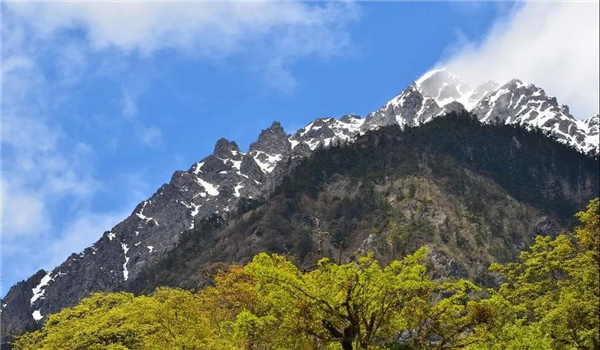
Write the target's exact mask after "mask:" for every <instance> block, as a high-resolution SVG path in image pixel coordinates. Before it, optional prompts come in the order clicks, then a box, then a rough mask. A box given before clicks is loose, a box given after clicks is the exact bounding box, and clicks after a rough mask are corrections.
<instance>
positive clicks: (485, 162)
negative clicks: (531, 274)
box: [130, 114, 599, 292]
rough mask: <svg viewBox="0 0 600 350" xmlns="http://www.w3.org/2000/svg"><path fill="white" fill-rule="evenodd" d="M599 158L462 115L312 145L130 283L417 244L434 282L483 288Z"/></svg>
mask: <svg viewBox="0 0 600 350" xmlns="http://www.w3.org/2000/svg"><path fill="white" fill-rule="evenodd" d="M598 176H599V175H598V161H597V160H594V159H591V158H588V157H586V156H584V155H581V154H579V153H577V152H576V151H574V150H572V149H569V148H566V147H564V146H562V145H560V144H557V143H555V142H553V141H552V140H550V139H548V138H547V137H546V136H544V135H543V133H541V132H538V131H534V132H529V131H527V130H525V129H522V128H518V127H514V126H508V125H481V124H480V123H479V122H477V121H474V120H473V119H472V118H471V117H470V116H469V115H467V114H453V115H451V116H448V117H443V118H439V119H437V120H435V121H433V122H431V123H429V124H426V126H422V127H419V128H413V129H407V130H405V131H400V130H399V129H398V128H397V127H394V126H390V127H386V128H381V129H380V130H378V131H376V132H372V133H369V134H367V135H364V136H362V137H359V138H358V139H357V141H356V142H355V143H353V144H350V145H346V146H343V147H334V148H330V149H323V150H318V151H317V152H315V154H313V156H312V157H311V158H309V159H306V160H304V161H302V162H301V163H300V164H299V165H298V167H296V168H295V170H294V171H293V172H292V173H291V175H290V176H289V177H286V178H285V179H284V181H283V183H282V185H281V186H280V187H279V188H278V189H277V190H276V191H275V193H274V195H273V196H272V197H271V198H269V199H268V200H265V201H261V202H255V203H254V204H253V205H252V206H250V207H248V208H246V209H245V210H242V212H239V213H238V214H237V215H235V216H232V217H229V218H228V219H222V218H218V217H212V218H211V219H208V220H204V221H203V222H202V223H201V224H200V225H199V226H197V229H195V230H192V231H189V232H187V234H186V235H185V236H184V237H183V239H182V240H181V241H180V243H179V245H178V247H177V248H176V249H175V250H173V251H172V252H171V253H169V254H168V256H167V258H166V259H165V260H164V261H163V262H162V263H161V264H159V265H155V266H153V267H151V268H149V269H148V271H147V272H146V273H143V274H141V275H140V278H139V279H138V280H137V281H134V282H132V284H131V285H130V286H131V288H133V290H134V291H136V292H150V291H152V290H153V289H154V288H155V287H156V286H160V285H170V286H178V287H183V288H199V287H200V286H202V285H203V284H204V283H206V282H207V276H209V275H210V273H211V271H213V272H214V270H215V269H216V268H220V267H222V265H221V264H215V263H216V262H225V263H231V262H236V263H240V262H247V261H248V260H249V259H250V258H251V257H252V256H253V255H254V254H256V253H258V252H262V251H268V252H278V253H285V254H290V255H293V256H296V257H297V259H299V262H300V263H301V265H302V266H304V267H306V268H311V267H312V266H314V264H315V262H316V261H317V260H318V259H319V258H320V257H322V256H323V255H325V256H329V257H331V258H333V259H336V260H337V259H340V260H342V261H347V260H351V259H352V258H353V257H354V256H356V254H361V253H366V252H368V251H375V252H376V253H377V256H378V258H379V259H380V260H381V261H383V262H385V261H390V260H393V259H397V258H398V257H401V256H403V255H405V254H407V253H411V252H413V251H414V250H416V249H417V248H418V247H420V246H422V245H427V246H428V247H429V248H430V251H431V252H432V253H431V254H430V265H431V267H432V269H433V270H434V271H435V273H436V276H437V277H453V276H461V277H470V278H472V279H475V280H476V281H478V282H479V283H482V284H488V285H489V284H493V283H494V276H493V275H491V274H489V273H487V267H488V266H489V264H490V263H491V262H492V261H503V262H506V261H511V260H513V259H515V258H516V257H517V254H518V253H519V251H521V250H523V249H525V248H526V247H527V246H528V245H530V244H531V243H532V241H533V238H534V237H535V235H537V234H549V235H556V234H557V233H559V232H560V231H561V230H563V229H565V228H567V227H570V226H572V225H573V222H572V221H571V215H572V214H573V213H574V212H576V211H577V210H578V208H581V207H583V206H585V203H586V201H587V200H589V199H591V198H592V197H595V196H597V195H598Z"/></svg>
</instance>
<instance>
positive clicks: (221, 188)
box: [0, 70, 599, 336]
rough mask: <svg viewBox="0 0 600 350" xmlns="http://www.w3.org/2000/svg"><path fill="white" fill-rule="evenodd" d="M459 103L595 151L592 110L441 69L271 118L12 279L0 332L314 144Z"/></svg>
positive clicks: (131, 261) (190, 224)
mask: <svg viewBox="0 0 600 350" xmlns="http://www.w3.org/2000/svg"><path fill="white" fill-rule="evenodd" d="M463 109H467V110H469V111H471V112H472V113H473V114H474V115H476V116H477V117H478V118H479V119H480V120H481V121H482V122H486V123H492V122H504V123H510V124H519V125H523V126H525V127H537V128H540V129H542V130H545V131H547V132H548V133H550V134H552V135H554V136H555V137H556V138H557V140H558V141H559V142H562V143H565V144H567V145H570V146H572V147H575V148H577V149H578V150H580V151H582V152H592V153H597V152H598V124H599V122H598V118H599V117H598V115H595V116H592V117H589V118H588V119H586V120H583V121H577V120H576V119H575V118H574V117H573V116H571V114H569V110H568V108H567V107H566V106H564V105H559V104H558V102H557V100H556V98H554V97H549V96H547V95H546V93H545V92H544V90H543V89H541V88H539V87H536V86H535V85H532V84H525V83H522V82H520V81H518V80H512V81H510V82H508V83H506V84H504V85H502V86H500V87H499V86H498V84H497V83H495V82H492V81H490V82H487V83H485V84H483V85H482V86H480V87H477V88H475V89H472V88H471V87H469V86H468V85H467V84H466V83H464V82H463V81H462V80H461V79H460V78H458V77H457V76H455V75H453V74H451V73H449V72H447V71H445V70H437V71H432V72H429V73H427V74H425V75H424V76H423V77H421V78H419V79H418V80H417V81H415V82H413V83H412V84H410V85H409V86H408V87H407V88H406V90H404V91H403V92H402V93H400V94H399V95H398V96H396V97H394V98H393V99H392V100H390V101H389V102H387V103H386V104H384V105H383V106H382V107H381V108H379V109H378V110H376V111H374V112H372V113H370V114H369V115H368V116H367V117H366V118H365V119H361V118H360V117H358V116H355V115H346V116H343V117H341V118H340V119H335V118H319V119H316V120H314V121H313V122H311V123H309V124H308V125H306V126H305V127H304V128H301V129H299V130H298V131H296V132H295V133H293V134H291V135H288V134H286V133H285V131H284V130H283V127H282V126H281V125H280V124H279V123H278V122H274V123H273V124H272V125H271V126H270V127H269V128H267V129H266V130H263V131H262V132H261V133H260V135H259V137H258V139H257V141H256V142H254V143H252V144H251V145H250V147H249V150H248V152H247V153H244V152H242V150H240V149H239V147H238V146H237V144H236V143H235V142H232V141H228V140H226V139H220V140H218V141H217V143H216V145H215V148H214V151H213V153H212V154H211V155H209V156H207V157H205V158H204V159H202V160H200V161H199V162H197V163H194V164H193V165H192V166H191V167H190V168H189V169H188V170H186V171H176V172H175V173H174V174H173V176H172V178H171V180H170V182H169V183H168V184H164V185H163V186H161V187H160V188H159V189H158V190H157V191H156V193H154V194H153V195H152V196H151V197H150V198H148V199H147V200H145V201H143V202H142V203H140V204H139V205H138V206H137V207H136V208H135V209H134V210H133V212H132V214H131V215H130V216H129V217H127V218H125V219H124V220H123V221H122V222H120V223H119V224H117V225H116V226H115V227H114V228H112V229H111V230H110V231H106V232H104V234H103V235H102V236H101V238H100V239H99V240H98V241H97V242H96V243H94V245H93V246H91V247H89V248H87V249H85V250H84V251H83V252H81V253H80V254H72V255H71V256H70V257H69V258H68V259H67V260H66V261H65V262H64V263H62V264H61V265H60V266H58V267H56V268H55V269H54V270H52V271H50V272H46V271H42V270H40V271H39V272H38V273H36V274H35V275H33V276H32V277H30V278H29V279H27V280H26V281H23V282H20V283H18V284H17V285H15V286H13V287H12V288H11V290H10V291H9V293H8V294H7V296H6V298H4V299H3V300H2V303H0V310H1V311H2V312H1V317H2V334H3V336H5V335H7V334H19V333H22V332H23V331H25V330H30V329H33V328H35V326H36V324H37V323H39V322H41V321H43V320H44V319H45V317H46V316H47V315H48V314H51V313H54V312H57V311H59V310H60V309H62V308H63V307H66V306H71V305H74V304H75V303H77V302H78V301H79V300H80V299H81V298H83V297H84V296H86V295H87V294H88V293H90V292H94V291H111V290H119V289H124V288H126V286H127V285H128V283H130V282H131V281H132V280H135V279H136V278H139V277H140V275H141V274H142V273H143V271H144V269H145V268H147V267H148V266H152V265H153V264H155V263H157V262H158V261H160V260H161V259H163V258H164V257H165V255H166V254H167V253H168V252H169V251H170V250H172V249H173V248H174V247H175V245H176V244H177V242H178V241H179V239H180V238H181V235H182V234H183V233H184V232H186V231H188V230H190V229H193V228H194V227H196V226H197V225H198V224H199V223H200V221H201V220H203V219H206V218H209V217H210V216H211V215H212V214H217V215H219V216H221V217H225V218H226V217H227V215H228V213H229V212H233V211H236V209H237V207H238V205H239V204H240V200H241V199H242V198H245V199H259V198H264V197H266V196H268V195H269V194H270V193H272V191H273V190H274V189H275V188H276V187H277V186H278V185H279V184H280V183H281V181H282V179H283V178H284V177H285V176H286V175H287V174H288V173H289V172H290V171H291V169H293V167H294V165H295V164H297V162H298V160H299V159H301V158H304V157H308V156H310V155H311V154H312V152H313V151H314V150H316V149H317V148H319V147H329V146H331V145H337V144H340V143H346V142H353V140H354V139H355V138H356V137H357V136H358V135H359V134H361V133H365V132H367V131H369V130H373V129H378V128H380V127H383V126H387V125H394V124H397V125H399V126H400V127H407V126H417V125H420V124H422V123H426V122H429V121H431V120H432V119H433V118H436V117H438V116H440V115H443V114H445V113H448V112H451V111H457V110H463Z"/></svg>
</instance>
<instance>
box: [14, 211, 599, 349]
mask: <svg viewBox="0 0 600 350" xmlns="http://www.w3.org/2000/svg"><path fill="white" fill-rule="evenodd" d="M577 216H578V218H579V220H580V221H581V225H580V226H578V227H577V228H575V230H574V232H572V233H565V234H561V235H559V236H558V237H556V238H554V239H552V238H550V237H538V238H537V239H536V242H535V244H533V246H531V247H530V249H529V250H528V251H526V252H523V253H522V254H521V256H520V259H519V261H518V262H515V263H510V264H507V265H499V264H494V265H492V266H491V270H492V271H494V272H496V273H497V274H498V275H499V276H501V277H502V280H503V282H502V284H501V286H500V287H499V288H497V289H493V290H488V291H482V290H480V288H478V287H477V286H476V285H474V284H473V283H472V282H470V281H467V280H458V281H434V280H432V279H431V278H430V277H429V274H428V272H427V269H426V267H425V265H424V262H425V258H426V254H427V250H426V249H425V248H421V249H419V250H417V251H416V252H415V253H414V254H412V255H408V256H406V257H405V258H404V259H403V260H401V261H394V262H392V263H391V264H389V265H388V266H386V267H383V266H380V265H379V264H378V262H377V261H376V260H375V259H374V257H373V256H372V255H367V256H364V257H360V258H358V259H357V260H356V261H355V262H352V263H348V264H337V263H334V262H332V261H329V260H327V259H322V260H321V261H319V262H318V264H317V267H316V269H314V270H311V271H302V270H300V269H299V268H297V267H296V265H295V264H294V263H293V262H292V261H291V260H290V259H288V258H286V257H283V256H280V255H267V254H259V255H257V256H256V257H255V258H254V259H253V260H252V261H251V262H250V263H249V264H247V265H246V266H230V267H228V268H227V269H226V270H225V271H222V272H221V273H219V274H218V275H217V276H216V278H215V285H214V286H213V287H208V288H205V289H203V290H202V291H200V292H190V291H185V290H180V289H168V288H159V289H158V290H156V292H155V293H153V294H152V295H149V296H144V295H142V296H137V297H136V296H134V295H133V294H129V293H110V294H94V295H92V296H91V297H89V298H87V299H84V300H82V301H81V302H80V303H79V304H78V305H77V306H75V307H73V308H69V309H64V310H62V311H61V312H59V313H57V314H55V315H51V316H49V318H48V320H47V322H46V324H45V325H44V327H43V328H42V329H41V330H39V331H36V332H33V333H29V334H26V335H24V336H22V337H20V338H19V339H18V340H17V341H16V342H15V348H16V349H23V350H25V349H186V350H189V349H249V350H250V349H256V350H258V349H343V350H349V349H474V350H475V349H476V350H479V349H599V348H600V341H599V335H598V333H599V324H598V319H599V298H600V293H599V282H600V277H599V254H598V251H599V227H598V220H599V217H598V199H595V200H593V201H592V202H590V204H589V206H588V209H587V211H586V212H582V213H579V214H577Z"/></svg>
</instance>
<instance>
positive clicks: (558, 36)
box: [438, 2, 600, 119]
mask: <svg viewBox="0 0 600 350" xmlns="http://www.w3.org/2000/svg"><path fill="white" fill-rule="evenodd" d="M598 6H599V5H598V2H545V3H542V2H527V3H517V4H515V5H514V7H513V8H512V11H510V13H509V14H508V15H507V16H505V17H502V18H500V19H498V20H497V22H496V23H495V24H494V26H493V27H492V28H491V30H490V31H489V32H488V34H487V35H486V36H485V38H484V40H483V41H481V42H476V41H469V40H467V39H465V38H459V43H458V45H457V46H454V47H452V50H451V51H450V52H449V55H448V56H447V57H445V58H444V59H443V60H442V62H439V64H438V66H444V67H447V68H448V69H449V70H450V71H452V72H454V73H456V74H458V75H459V76H461V77H463V78H464V79H466V80H467V81H468V82H469V83H470V84H471V85H473V86H477V85H478V84H479V83H483V82H484V81H485V80H489V79H493V80H496V81H498V82H500V83H503V82H507V81H509V80H510V79H513V78H518V79H521V80H523V81H527V82H531V83H534V84H536V85H539V86H542V87H543V88H544V89H545V90H546V91H547V92H548V93H549V94H550V95H553V96H557V98H558V99H559V101H560V102H561V103H563V104H567V105H569V107H571V112H572V113H573V115H574V116H576V117H577V118H579V119H583V118H586V117H588V116H590V115H592V114H595V113H598V94H599V88H598V83H599V70H598V62H599V60H600V56H599V53H598V52H599V44H598V43H599V41H600V40H599V32H600V28H599V26H598V23H599V22H598Z"/></svg>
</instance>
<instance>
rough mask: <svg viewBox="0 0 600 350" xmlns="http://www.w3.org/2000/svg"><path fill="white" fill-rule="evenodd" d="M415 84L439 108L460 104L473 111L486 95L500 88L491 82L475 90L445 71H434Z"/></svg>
mask: <svg viewBox="0 0 600 350" xmlns="http://www.w3.org/2000/svg"><path fill="white" fill-rule="evenodd" d="M414 84H415V86H416V88H417V90H419V91H420V92H421V93H422V94H424V95H427V96H430V97H431V98H433V99H434V100H435V102H436V103H437V104H438V106H445V105H446V104H448V103H450V102H459V103H460V104H462V105H463V106H464V107H465V108H466V109H467V110H471V109H472V108H473V107H475V105H476V104H477V103H478V102H479V101H480V100H481V99H482V98H483V97H484V96H485V95H487V94H489V93H490V92H492V91H494V90H496V89H497V88H498V83H496V82H495V81H493V80H490V81H488V82H486V83H484V84H482V85H481V86H479V87H477V88H476V89H473V88H471V86H469V84H467V83H466V82H464V81H463V80H462V79H461V78H459V77H458V76H456V75H454V74H452V73H450V72H448V71H447V70H445V69H438V70H432V71H430V72H428V73H426V74H424V75H423V76H422V77H420V78H419V79H417V80H416V81H415V83H414Z"/></svg>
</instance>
